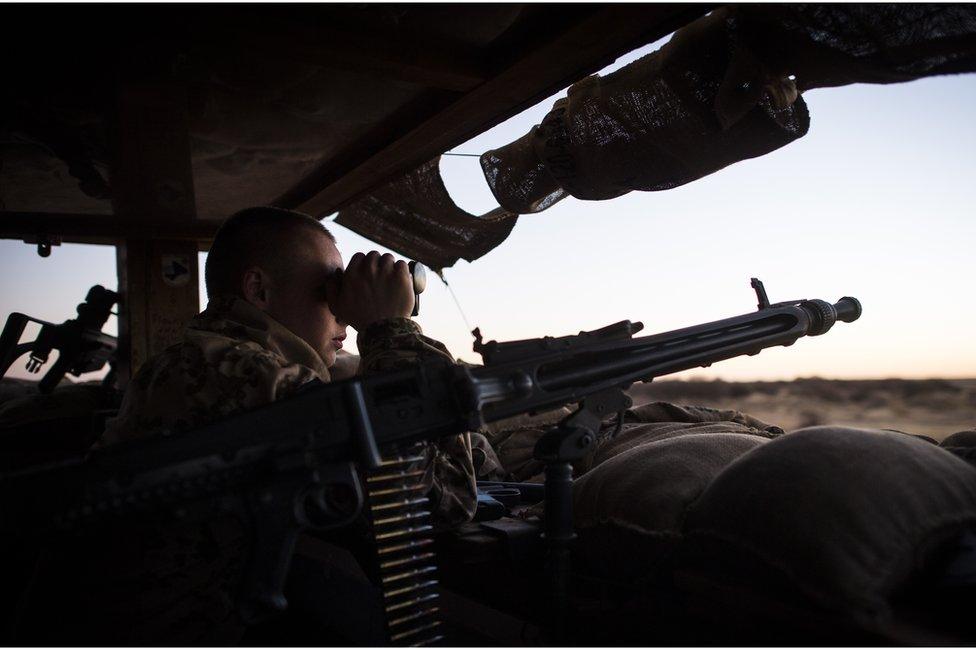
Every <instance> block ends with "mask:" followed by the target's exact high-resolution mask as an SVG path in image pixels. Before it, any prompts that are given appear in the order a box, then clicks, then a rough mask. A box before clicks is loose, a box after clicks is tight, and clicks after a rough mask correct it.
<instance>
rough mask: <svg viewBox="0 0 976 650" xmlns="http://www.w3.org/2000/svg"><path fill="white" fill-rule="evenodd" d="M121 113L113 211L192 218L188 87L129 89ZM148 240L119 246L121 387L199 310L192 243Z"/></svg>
mask: <svg viewBox="0 0 976 650" xmlns="http://www.w3.org/2000/svg"><path fill="white" fill-rule="evenodd" d="M118 115H119V131H118V138H119V139H118V143H119V146H118V156H117V159H116V161H117V162H116V165H115V166H114V170H113V171H114V173H113V175H112V189H113V204H114V209H115V214H116V215H117V216H118V217H120V218H123V219H127V220H131V221H133V222H134V224H135V223H138V222H139V221H143V222H146V223H147V224H149V223H150V222H156V223H158V222H160V221H192V220H194V219H195V218H196V202H195V199H194V192H193V171H192V167H191V158H190V138H189V132H188V125H187V103H186V93H185V91H184V90H183V89H182V88H181V87H179V86H177V85H174V84H167V83H160V84H153V85H147V86H130V87H126V88H124V89H123V90H122V92H121V96H120V103H119V114H118ZM136 232H138V230H137V231H136ZM150 237H151V235H150V234H149V233H148V232H147V234H146V237H145V238H138V237H135V238H129V239H125V240H124V241H121V242H120V243H119V244H118V246H117V255H116V262H117V268H118V276H119V292H120V294H121V300H122V305H121V310H120V312H119V313H120V317H119V344H120V345H119V368H118V374H119V387H120V388H124V387H125V386H126V385H127V384H128V382H129V380H130V378H131V377H132V376H134V375H135V373H136V372H137V371H138V369H139V367H140V366H141V365H142V364H143V363H145V361H146V360H147V359H149V358H150V357H152V356H153V355H155V354H158V353H159V352H161V351H162V350H164V349H165V348H167V347H168V346H170V345H172V344H173V343H175V342H177V341H179V339H180V335H181V332H182V330H183V327H184V325H185V324H186V322H187V321H188V320H189V319H190V318H192V317H193V316H194V315H196V313H197V312H198V311H199V309H200V304H199V273H198V269H197V243H196V242H195V241H187V240H171V239H151V238H150Z"/></svg>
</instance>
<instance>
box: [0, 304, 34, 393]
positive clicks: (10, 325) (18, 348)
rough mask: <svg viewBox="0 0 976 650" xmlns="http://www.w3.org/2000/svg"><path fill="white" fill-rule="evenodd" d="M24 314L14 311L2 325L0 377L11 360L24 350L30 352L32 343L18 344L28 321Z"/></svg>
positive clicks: (5, 372) (14, 359) (11, 363)
mask: <svg viewBox="0 0 976 650" xmlns="http://www.w3.org/2000/svg"><path fill="white" fill-rule="evenodd" d="M30 320H31V319H30V318H29V317H28V316H27V315H26V314H21V313H18V312H14V313H12V314H10V316H8V317H7V322H6V323H5V324H4V326H3V333H2V334H0V371H2V372H0V377H2V376H3V375H6V374H7V370H8V369H9V368H10V366H11V365H13V362H14V361H16V360H17V358H18V357H19V356H20V355H22V354H24V353H25V352H30V349H31V347H33V343H25V344H23V345H18V343H19V342H20V337H21V336H23V334H24V328H25V327H27V323H28V322H30Z"/></svg>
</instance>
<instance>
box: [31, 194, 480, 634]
mask: <svg viewBox="0 0 976 650" xmlns="http://www.w3.org/2000/svg"><path fill="white" fill-rule="evenodd" d="M206 284H207V291H208V294H209V295H210V302H209V304H208V305H207V308H206V309H205V310H204V311H203V312H202V313H200V314H199V315H197V316H196V317H195V318H194V319H192V320H191V321H190V323H189V324H188V325H187V327H186V329H185V331H184V333H183V338H182V340H181V341H180V342H179V343H177V344H176V345H174V346H172V347H170V348H168V349H167V350H165V351H164V352H163V353H161V354H160V355H158V356H157V357H155V358H153V359H150V360H149V361H147V362H146V363H145V364H144V365H143V366H142V367H141V368H140V369H139V371H138V372H137V374H136V376H135V377H134V378H133V381H132V383H131V385H130V386H129V387H128V389H127V391H126V394H125V397H124V400H123V403H122V407H121V409H120V412H119V415H118V417H117V418H116V419H115V420H113V421H111V422H110V423H109V425H108V426H107V428H106V431H105V433H104V435H103V436H102V438H101V439H100V440H99V441H98V443H96V444H97V445H98V446H104V445H111V444H116V443H118V442H120V441H124V440H130V439H134V438H138V437H144V436H153V435H161V434H166V433H171V432H181V431H187V430H191V429H196V428H198V427H201V426H203V425H206V424H208V423H211V422H214V421H216V420H219V419H221V418H225V417H227V416H230V415H233V414H236V413H240V412H244V411H249V410H251V409H254V408H257V407H259V406H262V405H264V404H267V403H269V402H272V401H275V400H279V399H283V398H286V397H287V396H289V395H291V394H293V393H294V392H295V391H298V390H301V388H302V387H303V386H305V385H307V384H309V383H313V382H328V381H331V380H332V379H333V378H342V377H347V376H350V375H352V374H354V373H355V372H357V371H358V372H361V373H370V372H378V371H386V370H391V369H395V368H399V367H403V366H404V365H407V364H411V363H416V362H418V361H419V360H422V359H425V358H429V357H436V356H447V357H448V358H450V356H449V355H448V353H447V351H446V349H445V348H444V346H443V345H441V344H440V343H438V342H436V341H433V340H431V339H429V338H427V337H425V336H424V335H423V334H422V333H421V330H420V327H419V326H418V325H417V324H416V323H414V322H413V321H411V320H410V318H409V316H410V313H411V311H412V309H413V301H414V296H413V290H412V282H411V280H410V275H409V272H408V269H407V265H406V263H405V262H403V261H399V262H397V261H395V260H394V258H393V256H392V255H389V254H387V255H380V254H379V253H378V252H376V251H373V252H371V253H369V254H366V255H364V254H363V253H357V254H356V255H354V256H353V257H352V259H351V260H350V262H349V265H348V267H347V268H346V269H345V270H343V263H342V257H341V255H340V254H339V251H338V250H337V248H336V246H335V239H334V238H333V236H332V235H331V233H329V231H328V230H327V229H326V228H325V227H324V226H323V225H322V224H321V223H319V222H318V221H316V220H315V219H312V218H311V217H308V216H306V215H302V214H299V213H295V212H290V211H287V210H280V209H276V208H263V207H262V208H251V209H247V210H243V211H241V212H238V213H237V214H235V215H233V216H232V217H231V218H229V219H228V220H227V221H226V222H225V223H224V224H223V225H222V227H221V228H220V230H219V231H218V233H217V235H216V236H215V238H214V242H213V246H212V248H211V251H210V254H209V256H208V258H207V265H206ZM347 326H351V327H353V328H355V329H356V331H357V332H358V333H359V334H358V339H357V343H358V346H359V351H360V355H361V357H360V358H357V357H355V356H354V355H350V354H348V353H345V352H343V351H342V348H343V345H344V343H343V342H344V340H345V339H346V327H347ZM357 360H358V368H357ZM476 439H477V440H478V443H477V445H478V447H479V451H478V454H477V456H478V458H479V461H480V463H479V464H482V465H486V466H487V467H493V466H497V460H495V459H494V454H493V453H492V452H491V448H490V447H489V446H488V445H487V443H485V442H484V439H483V438H478V436H477V435H476ZM426 450H427V453H426V474H425V476H424V482H425V484H426V486H427V487H428V488H429V496H430V499H431V511H432V514H433V516H434V519H435V521H436V522H437V523H439V524H440V525H451V524H456V523H459V522H463V521H467V520H469V519H470V518H471V517H472V515H473V513H474V510H475V506H476V488H475V468H474V466H473V464H472V448H471V436H455V437H451V438H446V439H443V440H441V441H439V442H438V443H437V444H430V445H427V447H426ZM115 532H117V534H111V533H110V534H103V535H99V536H98V538H97V540H96V539H92V540H89V544H90V546H89V547H87V548H86V550H84V551H82V550H81V549H80V548H77V547H75V548H71V549H66V548H64V547H57V548H51V549H48V550H47V551H46V554H45V557H44V558H43V561H42V563H41V566H42V569H41V570H40V574H39V575H38V576H36V577H35V580H34V584H33V585H32V587H31V593H29V594H28V597H27V599H26V602H27V603H28V604H29V606H28V607H27V611H26V613H25V618H24V620H23V622H22V624H21V625H20V630H21V633H23V634H32V635H38V634H39V635H41V637H42V638H43V639H44V640H46V641H49V642H52V641H53V642H54V643H55V644H59V645H60V644H63V643H70V644H75V643H78V642H81V643H85V642H98V643H113V644H114V643H121V644H123V645H126V644H132V643H136V644H141V643H165V644H171V643H179V644H184V643H191V644H201V643H203V644H224V643H235V642H237V641H239V640H240V639H241V635H242V633H243V632H244V626H243V625H242V623H241V621H240V620H239V619H238V618H237V616H236V612H235V608H234V599H235V596H236V593H235V590H236V587H237V581H238V578H239V573H240V568H241V563H242V561H243V557H244V556H245V554H246V545H247V542H246V538H247V536H246V532H245V531H244V530H243V529H242V527H241V526H240V524H239V522H236V521H231V520H230V518H226V520H217V521H213V522H209V523H207V524H205V525H202V526H200V525H179V526H166V525H163V524H158V525H157V524H155V523H154V524H153V525H151V526H143V527H140V528H139V529H138V531H137V532H136V533H133V532H132V531H131V530H130V529H129V528H125V529H123V528H121V526H120V527H119V529H118V530H117V531H115ZM79 555H85V556H87V557H85V559H84V560H80V559H79ZM79 572H80V573H81V574H82V575H81V576H80V579H78V580H72V581H69V582H71V583H72V584H74V585H80V588H79V590H78V591H79V592H82V593H74V594H72V593H71V590H70V589H62V588H61V586H60V585H61V583H64V582H66V581H65V580H64V577H65V574H68V573H74V574H78V573H79ZM48 583H50V584H48ZM45 585H46V586H45ZM55 585H57V586H55ZM85 606H87V607H88V608H89V611H87V613H86V614H83V615H82V614H78V621H77V622H76V623H77V625H76V626H71V625H67V626H64V627H57V628H52V627H50V626H45V625H43V623H42V622H41V621H32V620H31V616H32V615H33V614H32V612H34V613H36V614H37V615H39V616H43V615H44V614H43V612H44V611H45V610H46V611H62V612H78V611H79V609H80V608H84V607H85ZM381 628H382V626H381V625H380V629H381ZM68 630H70V632H68ZM64 634H69V636H67V637H65V636H62V635H64ZM48 635H54V636H53V637H51V636H48ZM28 640H30V641H37V640H40V639H37V638H33V637H32V638H30V639H28Z"/></svg>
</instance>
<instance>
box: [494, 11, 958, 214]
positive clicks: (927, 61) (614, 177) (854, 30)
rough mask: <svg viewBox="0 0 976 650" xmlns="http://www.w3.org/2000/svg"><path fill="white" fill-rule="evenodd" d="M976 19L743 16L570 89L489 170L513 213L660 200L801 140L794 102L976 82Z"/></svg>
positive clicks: (726, 16)
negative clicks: (828, 91)
mask: <svg viewBox="0 0 976 650" xmlns="http://www.w3.org/2000/svg"><path fill="white" fill-rule="evenodd" d="M974 53H976V5H877V4H866V5H782V6H780V5H741V6H732V7H724V8H722V9H719V10H716V11H714V12H712V13H711V14H709V15H708V16H705V17H703V18H701V19H699V20H697V21H695V22H694V23H692V24H690V25H688V26H686V27H684V28H682V29H681V30H679V31H678V32H676V33H675V35H674V36H673V38H672V39H671V41H670V42H669V43H668V44H667V45H665V46H664V47H662V48H661V49H660V50H658V51H656V52H654V53H652V54H650V55H648V56H646V57H644V58H642V59H639V60H638V61H635V62H634V63H631V64H630V65H628V66H626V67H624V68H621V69H620V70H618V71H616V72H614V73H612V74H610V75H607V76H605V77H599V76H591V77H588V78H586V79H584V80H582V81H580V82H579V83H577V84H575V85H573V86H572V87H570V89H569V91H568V93H567V96H566V97H565V98H563V99H560V100H558V101H557V102H556V103H555V105H554V106H553V108H552V110H551V111H550V113H549V114H548V115H547V116H546V117H545V118H544V119H543V121H542V123H541V124H540V125H538V126H536V127H534V128H533V129H532V131H531V132H530V133H528V134H527V135H525V136H523V137H522V138H520V139H518V140H516V141H515V142H512V143H511V144H508V145H506V146H504V147H501V148H498V149H494V150H492V151H488V152H486V153H485V154H484V155H482V157H481V163H482V169H483V171H484V173H485V178H486V179H487V181H488V185H489V186H490V187H491V190H492V192H493V193H494V195H495V198H496V199H497V200H498V202H499V204H500V205H501V206H503V207H504V208H506V209H508V210H510V211H512V212H518V213H531V212H538V211H539V210H542V209H545V208H547V207H549V206H550V205H552V204H553V203H554V202H555V201H558V200H559V199H561V198H563V197H564V196H566V195H572V196H575V197H576V198H579V199H590V200H598V199H609V198H614V197H616V196H620V195H621V194H625V193H627V192H629V191H631V190H665V189H669V188H672V187H676V186H678V185H682V184H684V183H688V182H690V181H693V180H695V179H698V178H701V177H702V176H705V175H707V174H710V173H712V172H715V171H717V170H719V169H721V168H723V167H725V166H727V165H730V164H732V163H735V162H737V161H740V160H745V159H747V158H752V157H755V156H760V155H763V154H766V153H769V152H771V151H773V150H775V149H777V148H779V147H782V146H784V145H786V144H789V143H790V142H792V141H794V140H796V139H797V138H799V137H802V136H803V135H804V134H805V133H806V132H807V129H808V127H809V120H810V118H809V114H808V112H807V108H806V105H805V104H804V102H803V100H802V98H801V97H799V92H800V91H802V90H805V89H809V88H814V87H819V86H837V85H844V84H849V83H855V82H866V83H891V82H897V81H908V80H911V79H917V78H919V77H923V76H930V75H935V74H945V73H950V72H964V71H972V70H974V69H976V56H974Z"/></svg>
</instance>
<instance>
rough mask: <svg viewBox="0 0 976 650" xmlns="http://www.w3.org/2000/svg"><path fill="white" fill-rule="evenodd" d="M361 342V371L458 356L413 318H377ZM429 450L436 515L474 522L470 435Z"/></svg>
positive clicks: (428, 480)
mask: <svg viewBox="0 0 976 650" xmlns="http://www.w3.org/2000/svg"><path fill="white" fill-rule="evenodd" d="M356 343H357V345H358V346H359V354H360V357H361V362H360V367H359V373H360V374H364V375H365V374H370V373H374V372H383V371H389V370H397V369H400V368H407V367H410V366H412V365H414V364H416V363H418V362H420V361H424V360H426V359H437V358H441V359H448V360H450V361H453V358H452V357H451V355H450V353H449V352H448V351H447V348H446V347H444V345H443V344H442V343H440V342H438V341H435V340H434V339H431V338H428V337H426V336H424V335H423V333H422V332H421V330H420V326H419V325H417V324H416V323H414V322H413V321H412V320H410V319H408V318H390V319H386V320H381V321H377V322H375V323H373V324H372V325H370V326H369V327H367V328H366V329H365V330H363V331H362V332H360V334H359V336H358V338H357V340H356ZM425 450H426V451H425V456H426V467H427V471H426V473H425V475H424V482H425V484H426V485H427V486H428V487H429V488H430V499H431V505H432V511H433V513H434V516H435V517H436V518H437V519H438V520H439V522H440V523H445V524H449V525H453V524H459V523H463V522H465V521H469V520H470V519H471V518H472V517H473V516H474V512H475V509H476V507H477V487H476V485H475V474H474V466H473V463H472V453H471V440H470V437H469V436H467V435H460V436H453V437H449V438H442V439H441V440H440V441H438V442H437V443H434V444H428V445H427V446H426V448H425Z"/></svg>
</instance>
